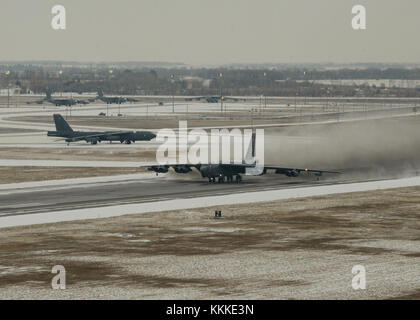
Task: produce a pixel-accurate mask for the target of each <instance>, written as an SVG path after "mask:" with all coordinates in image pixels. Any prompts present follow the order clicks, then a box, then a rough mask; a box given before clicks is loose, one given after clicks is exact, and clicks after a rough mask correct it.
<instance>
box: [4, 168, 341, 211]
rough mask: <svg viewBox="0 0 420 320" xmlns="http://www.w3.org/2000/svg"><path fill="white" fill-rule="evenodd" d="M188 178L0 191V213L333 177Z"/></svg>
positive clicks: (278, 186)
mask: <svg viewBox="0 0 420 320" xmlns="http://www.w3.org/2000/svg"><path fill="white" fill-rule="evenodd" d="M191 177H192V175H189V179H185V180H184V179H182V178H171V177H163V176H161V177H155V176H153V175H150V176H149V177H148V178H143V179H141V180H139V179H133V180H129V179H127V180H126V181H111V182H98V183H74V184H71V185H68V184H66V183H63V184H62V185H53V186H45V187H34V188H24V189H14V190H13V189H7V190H2V191H0V217H5V216H9V215H21V214H32V213H38V212H49V211H60V210H69V209H72V210H74V209H80V208H87V207H104V206H111V205H112V206H114V205H122V204H128V203H144V202H152V201H165V200H169V199H188V198H196V197H203V196H219V195H225V194H234V193H242V192H250V191H266V190H273V189H286V188H299V187H305V186H314V185H325V184H331V183H334V182H336V180H328V181H316V180H315V179H314V178H312V179H310V180H308V179H293V180H291V179H285V178H282V177H279V176H266V177H265V178H260V177H244V180H243V182H242V183H240V184H236V183H233V184H228V183H224V184H219V183H215V184H210V183H208V182H207V180H205V179H201V178H200V177H199V175H198V174H197V175H196V176H195V177H194V176H193V178H192V180H190V179H191Z"/></svg>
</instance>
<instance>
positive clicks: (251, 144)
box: [245, 132, 255, 163]
mask: <svg viewBox="0 0 420 320" xmlns="http://www.w3.org/2000/svg"><path fill="white" fill-rule="evenodd" d="M254 158H255V132H253V133H252V136H251V141H250V142H249V147H248V150H247V152H246V155H245V161H246V163H252V162H253V161H254Z"/></svg>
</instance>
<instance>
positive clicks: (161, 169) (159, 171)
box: [147, 166, 169, 173]
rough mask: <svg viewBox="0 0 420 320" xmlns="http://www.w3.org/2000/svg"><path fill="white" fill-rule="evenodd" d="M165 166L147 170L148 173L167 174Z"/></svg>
mask: <svg viewBox="0 0 420 320" xmlns="http://www.w3.org/2000/svg"><path fill="white" fill-rule="evenodd" d="M168 169H169V168H168V167H167V166H152V167H150V168H147V170H149V171H154V172H156V173H167V172H168Z"/></svg>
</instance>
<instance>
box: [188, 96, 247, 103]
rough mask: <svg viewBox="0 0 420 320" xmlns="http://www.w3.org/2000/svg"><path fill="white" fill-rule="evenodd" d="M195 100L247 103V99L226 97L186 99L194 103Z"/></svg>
mask: <svg viewBox="0 0 420 320" xmlns="http://www.w3.org/2000/svg"><path fill="white" fill-rule="evenodd" d="M193 100H197V101H200V100H205V101H207V102H208V103H218V102H219V101H220V100H223V101H226V100H232V101H235V102H237V101H245V99H240V98H235V97H226V96H202V97H191V98H186V99H185V101H193Z"/></svg>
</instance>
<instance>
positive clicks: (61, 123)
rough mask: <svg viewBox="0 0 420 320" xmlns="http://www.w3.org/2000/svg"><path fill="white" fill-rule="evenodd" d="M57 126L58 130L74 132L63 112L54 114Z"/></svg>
mask: <svg viewBox="0 0 420 320" xmlns="http://www.w3.org/2000/svg"><path fill="white" fill-rule="evenodd" d="M54 122H55V128H56V130H57V132H73V129H72V128H71V127H70V125H69V124H68V123H67V121H66V120H64V118H63V117H62V116H61V114H54Z"/></svg>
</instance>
